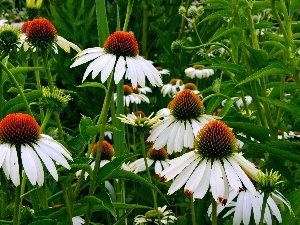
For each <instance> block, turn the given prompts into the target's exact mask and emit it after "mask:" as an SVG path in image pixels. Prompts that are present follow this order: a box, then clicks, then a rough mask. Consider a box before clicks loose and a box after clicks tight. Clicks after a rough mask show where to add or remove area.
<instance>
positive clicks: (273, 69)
mask: <svg viewBox="0 0 300 225" xmlns="http://www.w3.org/2000/svg"><path fill="white" fill-rule="evenodd" d="M270 75H291V72H290V71H289V70H288V69H285V68H283V67H282V65H280V64H277V63H272V64H270V65H268V66H266V67H264V68H262V69H260V70H259V71H257V72H255V73H254V74H252V75H250V76H249V77H247V78H246V79H245V80H243V81H241V82H240V83H238V84H237V86H239V85H242V84H245V83H248V82H250V81H252V80H256V79H258V78H261V77H265V76H270Z"/></svg>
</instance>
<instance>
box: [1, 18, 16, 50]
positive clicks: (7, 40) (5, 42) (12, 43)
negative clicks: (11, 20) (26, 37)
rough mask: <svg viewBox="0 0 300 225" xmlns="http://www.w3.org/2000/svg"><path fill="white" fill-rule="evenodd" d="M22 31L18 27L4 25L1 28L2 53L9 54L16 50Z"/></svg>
mask: <svg viewBox="0 0 300 225" xmlns="http://www.w3.org/2000/svg"><path fill="white" fill-rule="evenodd" d="M20 33H21V32H20V31H19V29H18V28H16V27H12V26H10V25H7V24H5V25H3V26H1V27H0V51H1V52H5V54H7V53H8V52H10V51H11V50H13V49H16V47H17V44H18V42H19V35H20Z"/></svg>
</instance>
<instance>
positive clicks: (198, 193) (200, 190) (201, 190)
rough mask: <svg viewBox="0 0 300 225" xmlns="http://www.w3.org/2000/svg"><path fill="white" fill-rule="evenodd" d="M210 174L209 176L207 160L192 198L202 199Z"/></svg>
mask: <svg viewBox="0 0 300 225" xmlns="http://www.w3.org/2000/svg"><path fill="white" fill-rule="evenodd" d="M210 176H211V161H207V165H206V167H205V171H204V173H203V177H202V180H201V183H200V185H199V186H198V188H197V189H196V191H195V193H194V198H199V199H202V198H203V197H204V195H205V194H206V192H207V190H208V187H209V181H210Z"/></svg>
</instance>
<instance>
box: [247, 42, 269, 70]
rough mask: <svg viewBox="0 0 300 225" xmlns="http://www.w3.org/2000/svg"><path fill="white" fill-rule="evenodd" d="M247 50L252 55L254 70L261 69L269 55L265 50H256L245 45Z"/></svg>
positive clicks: (251, 62)
mask: <svg viewBox="0 0 300 225" xmlns="http://www.w3.org/2000/svg"><path fill="white" fill-rule="evenodd" d="M244 46H245V48H246V49H247V50H248V52H249V53H250V58H249V61H250V64H251V66H252V68H259V67H261V66H262V64H263V63H264V62H265V61H266V60H267V56H268V54H267V53H266V52H265V51H264V50H257V49H254V48H252V47H250V46H248V45H246V44H245V43H244Z"/></svg>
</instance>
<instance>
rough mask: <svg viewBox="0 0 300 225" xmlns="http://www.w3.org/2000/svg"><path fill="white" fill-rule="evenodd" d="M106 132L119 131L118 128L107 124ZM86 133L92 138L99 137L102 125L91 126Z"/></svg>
mask: <svg viewBox="0 0 300 225" xmlns="http://www.w3.org/2000/svg"><path fill="white" fill-rule="evenodd" d="M105 130H106V131H112V132H113V131H119V130H118V129H117V128H116V127H114V126H112V125H109V124H106V125H105ZM86 133H87V134H88V135H90V136H91V137H93V136H95V135H97V134H99V133H100V125H95V126H90V127H88V128H87V129H86Z"/></svg>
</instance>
